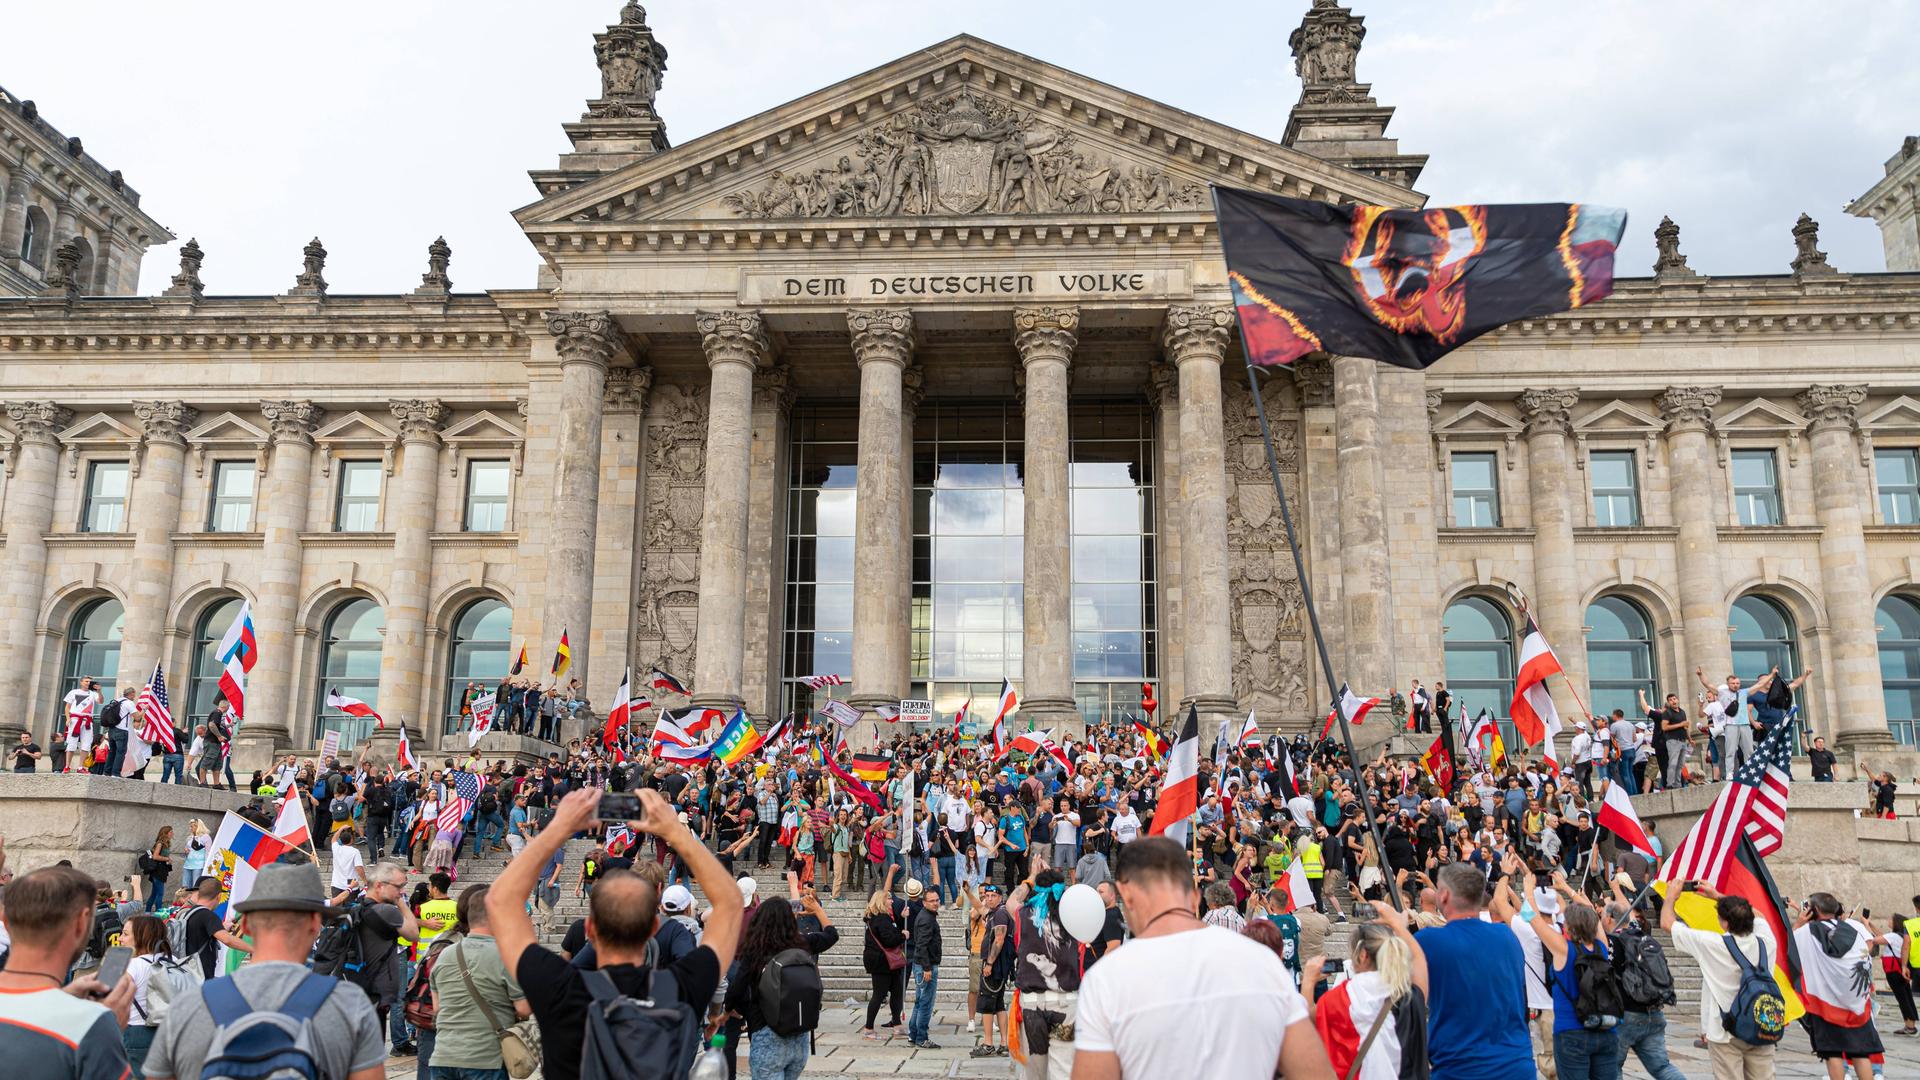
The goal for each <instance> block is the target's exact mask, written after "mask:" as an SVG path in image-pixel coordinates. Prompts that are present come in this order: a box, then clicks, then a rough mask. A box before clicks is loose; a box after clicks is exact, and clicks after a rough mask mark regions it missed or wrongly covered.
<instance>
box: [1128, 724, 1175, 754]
mask: <svg viewBox="0 0 1920 1080" xmlns="http://www.w3.org/2000/svg"><path fill="white" fill-rule="evenodd" d="M1133 730H1135V731H1137V732H1139V733H1140V737H1141V738H1143V739H1145V740H1147V753H1149V754H1152V755H1153V760H1155V761H1159V760H1160V759H1161V758H1163V757H1166V756H1167V741H1166V740H1165V739H1162V738H1161V737H1160V733H1159V732H1157V731H1155V730H1153V728H1152V727H1150V726H1148V724H1147V722H1146V721H1145V720H1142V719H1140V718H1139V717H1137V716H1136V717H1134V718H1133Z"/></svg>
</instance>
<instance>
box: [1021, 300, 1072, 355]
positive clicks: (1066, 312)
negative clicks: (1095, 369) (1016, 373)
mask: <svg viewBox="0 0 1920 1080" xmlns="http://www.w3.org/2000/svg"><path fill="white" fill-rule="evenodd" d="M1079 327H1080V311H1079V309H1078V308H1070V307H1027V308H1015V309H1014V311H1013V347H1014V348H1015V349H1017V350H1019V352H1020V363H1021V365H1022V366H1024V365H1027V364H1032V363H1035V362H1037V361H1041V360H1058V361H1060V362H1061V363H1062V364H1068V365H1071V364H1072V363H1073V350H1074V346H1076V345H1078V344H1079V339H1078V338H1077V337H1076V336H1075V335H1074V332H1075V331H1076V330H1078V329H1079Z"/></svg>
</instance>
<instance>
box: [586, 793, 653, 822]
mask: <svg viewBox="0 0 1920 1080" xmlns="http://www.w3.org/2000/svg"><path fill="white" fill-rule="evenodd" d="M594 816H595V817H597V818H599V819H600V820H601V821H639V820H641V819H642V818H644V817H646V814H645V813H644V812H643V811H642V810H641V809H640V796H638V795H635V794H633V793H632V792H630V791H609V792H607V793H606V794H604V795H602V796H600V806H599V808H598V809H597V810H596V812H595V814H594Z"/></svg>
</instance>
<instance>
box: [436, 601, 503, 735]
mask: <svg viewBox="0 0 1920 1080" xmlns="http://www.w3.org/2000/svg"><path fill="white" fill-rule="evenodd" d="M512 664H513V609H512V608H510V607H508V606H507V605H506V604H505V603H502V602H501V601H499V600H495V599H492V598H491V597H489V598H487V599H485V600H475V601H474V602H473V603H471V604H468V605H467V606H466V610H464V611H462V612H460V617H459V618H458V619H455V620H454V621H453V644H452V646H451V647H450V651H449V652H448V654H447V696H446V704H445V709H446V730H447V731H448V732H449V733H452V732H455V731H459V730H460V702H461V700H462V698H463V697H464V696H465V694H466V689H467V684H468V683H477V684H479V686H480V688H481V690H482V691H486V690H491V689H493V688H494V687H496V686H498V685H500V680H501V679H502V678H504V677H505V676H506V674H507V668H508V667H510V666H512Z"/></svg>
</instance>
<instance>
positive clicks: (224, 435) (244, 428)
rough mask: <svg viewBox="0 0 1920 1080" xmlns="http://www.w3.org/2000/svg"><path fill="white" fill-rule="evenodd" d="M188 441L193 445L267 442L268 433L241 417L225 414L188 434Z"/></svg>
mask: <svg viewBox="0 0 1920 1080" xmlns="http://www.w3.org/2000/svg"><path fill="white" fill-rule="evenodd" d="M187 441H188V442H191V443H217V442H235V443H240V442H265V441H267V433H266V432H265V431H264V430H262V429H261V428H259V427H258V426H256V425H254V424H252V423H250V422H248V421H247V420H244V419H242V418H241V417H238V416H235V415H234V414H232V413H230V412H223V413H221V414H220V415H218V416H215V417H212V418H211V419H209V420H207V421H206V422H204V423H202V424H201V425H200V426H199V427H196V428H194V429H193V430H192V431H189V432H187Z"/></svg>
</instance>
